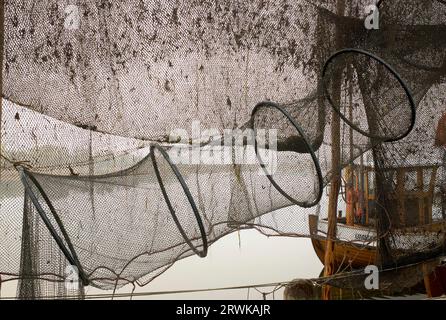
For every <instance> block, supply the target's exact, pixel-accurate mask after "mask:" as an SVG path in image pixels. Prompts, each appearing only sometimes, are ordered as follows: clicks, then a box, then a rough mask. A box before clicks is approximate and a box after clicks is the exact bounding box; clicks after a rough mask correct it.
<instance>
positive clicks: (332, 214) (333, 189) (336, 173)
mask: <svg viewBox="0 0 446 320" xmlns="http://www.w3.org/2000/svg"><path fill="white" fill-rule="evenodd" d="M336 13H337V14H338V15H339V16H344V13H345V0H338V2H337V5H336ZM342 31H343V30H342V28H337V30H336V47H337V49H340V48H341V47H342ZM341 77H342V70H341V71H340V72H339V71H337V72H335V73H334V74H333V78H334V79H335V81H334V82H333V88H332V90H333V103H334V104H335V105H337V106H338V107H339V106H340V101H341V82H340V81H338V80H339V79H340V78H341ZM331 137H332V146H331V161H332V172H333V177H332V180H331V185H330V196H329V200H328V230H327V244H326V248H325V257H324V276H325V277H327V276H331V275H332V274H333V273H334V272H335V261H334V249H335V248H334V247H335V239H336V222H337V215H336V213H337V209H338V196H339V189H340V187H341V173H340V170H341V165H340V164H341V120H340V117H339V115H338V114H337V113H336V111H334V110H333V111H332V124H331ZM322 299H323V300H329V299H330V286H327V285H326V286H324V288H323V290H322Z"/></svg>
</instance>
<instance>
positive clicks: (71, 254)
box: [18, 167, 90, 286]
mask: <svg viewBox="0 0 446 320" xmlns="http://www.w3.org/2000/svg"><path fill="white" fill-rule="evenodd" d="M18 170H19V172H20V179H21V180H22V183H23V186H24V188H25V191H26V193H27V194H28V196H29V198H30V199H31V202H32V203H33V205H34V207H35V208H36V210H37V213H38V214H39V216H40V217H41V218H42V220H43V222H44V224H45V226H46V227H47V228H48V231H49V232H50V234H51V236H52V237H53V238H54V240H55V241H56V243H57V245H58V247H59V249H60V250H61V251H62V253H63V255H64V256H65V258H66V259H67V260H68V262H69V263H70V264H71V265H72V266H75V267H76V268H77V270H78V272H79V278H80V279H81V281H82V284H83V285H84V286H87V285H88V284H89V283H90V281H89V280H88V277H87V276H86V274H85V272H84V270H83V268H82V265H81V263H80V262H79V259H78V257H77V254H76V251H75V250H74V247H73V244H72V243H71V240H70V237H69V236H68V233H67V231H66V230H65V228H64V226H63V223H62V220H61V219H60V217H59V215H58V214H57V212H56V209H55V208H54V206H53V204H52V203H51V201H50V199H49V198H48V195H47V194H46V192H45V191H44V190H43V188H42V186H41V185H40V183H39V182H38V181H37V179H36V178H35V177H34V176H33V175H32V174H31V173H30V172H28V171H27V170H26V169H24V168H21V167H20V168H18ZM29 181H31V182H32V183H33V184H34V186H35V187H36V188H37V190H38V191H39V193H40V195H41V196H42V198H43V200H44V201H45V204H46V205H47V206H48V208H49V210H50V212H51V214H52V215H53V218H54V220H55V221H56V224H57V227H58V228H59V230H60V232H61V233H62V237H63V239H62V238H61V237H60V235H59V234H58V232H57V231H56V229H55V227H54V225H53V224H52V223H51V221H50V219H49V218H48V216H47V214H46V212H45V210H44V209H43V208H42V206H41V205H40V202H39V200H38V199H37V196H36V195H35V193H34V191H33V190H32V188H31V185H30V183H29ZM64 241H65V243H64ZM65 244H66V245H65Z"/></svg>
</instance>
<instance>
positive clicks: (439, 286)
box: [429, 265, 446, 297]
mask: <svg viewBox="0 0 446 320" xmlns="http://www.w3.org/2000/svg"><path fill="white" fill-rule="evenodd" d="M429 280H430V290H431V295H432V297H440V296H442V295H444V294H446V265H440V266H438V267H437V268H436V269H435V271H434V272H432V274H431V275H430V276H429Z"/></svg>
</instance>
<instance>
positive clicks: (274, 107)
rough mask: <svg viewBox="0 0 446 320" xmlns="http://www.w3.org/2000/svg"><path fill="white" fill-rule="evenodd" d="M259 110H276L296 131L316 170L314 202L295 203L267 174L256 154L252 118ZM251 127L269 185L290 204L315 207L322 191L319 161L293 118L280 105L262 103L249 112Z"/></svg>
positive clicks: (268, 102)
mask: <svg viewBox="0 0 446 320" xmlns="http://www.w3.org/2000/svg"><path fill="white" fill-rule="evenodd" d="M260 108H271V109H276V110H278V111H279V112H280V113H282V114H283V115H284V116H285V117H286V118H287V119H288V121H289V122H290V123H291V125H292V126H293V127H294V128H295V129H296V131H297V132H298V133H299V134H300V136H301V138H302V140H303V142H304V145H305V148H306V150H307V152H306V153H308V154H309V155H310V156H311V159H312V161H313V164H314V167H315V170H316V175H317V180H318V184H319V188H318V194H317V196H316V198H315V200H314V201H312V202H310V203H309V202H301V201H297V200H296V199H294V198H293V197H291V196H290V195H289V194H287V193H286V192H285V191H284V190H283V189H282V188H281V187H280V186H279V184H278V183H277V182H276V181H275V180H274V178H273V177H272V175H271V174H269V172H268V171H267V169H266V167H265V164H264V163H263V161H262V159H261V157H260V155H259V152H258V145H257V144H258V143H257V138H256V136H257V135H256V129H255V128H254V116H255V114H256V113H257V111H258V110H259V109H260ZM251 125H252V129H253V130H254V150H255V153H256V157H257V159H258V160H259V163H260V166H261V167H262V169H263V170H264V172H265V175H266V176H267V178H268V179H269V181H270V182H271V184H272V185H273V186H274V188H275V189H276V190H277V191H278V192H279V193H280V194H282V195H283V196H284V197H285V198H287V199H288V200H289V201H291V202H292V203H294V204H296V205H298V206H300V207H303V208H311V207H313V206H315V205H316V204H318V203H319V201H320V200H321V198H322V190H323V178H322V170H321V167H320V164H319V160H318V159H317V157H316V154H315V152H314V150H313V148H312V147H311V145H310V143H309V142H308V139H307V136H306V134H305V133H304V131H303V130H302V128H301V127H300V126H299V125H298V124H297V123H296V121H294V119H293V117H292V116H291V115H290V114H289V113H288V112H287V111H286V110H285V109H283V108H282V107H281V106H280V105H278V104H277V103H274V102H271V101H263V102H260V103H258V104H257V105H256V106H255V107H254V109H253V110H252V112H251Z"/></svg>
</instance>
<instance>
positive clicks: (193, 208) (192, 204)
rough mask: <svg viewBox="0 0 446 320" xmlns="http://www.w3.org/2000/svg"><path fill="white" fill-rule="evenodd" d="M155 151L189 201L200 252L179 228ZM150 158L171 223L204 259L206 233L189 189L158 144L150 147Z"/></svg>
mask: <svg viewBox="0 0 446 320" xmlns="http://www.w3.org/2000/svg"><path fill="white" fill-rule="evenodd" d="M155 149H156V150H158V151H159V152H160V153H161V155H162V156H163V158H164V160H166V161H167V163H168V164H169V166H170V169H171V170H172V171H173V173H174V174H175V176H176V178H177V179H178V182H179V183H180V184H181V187H182V189H183V191H184V194H185V195H186V197H187V200H188V201H189V204H190V206H191V207H192V211H193V212H194V215H195V219H196V221H197V224H198V228H199V229H200V235H201V240H202V242H203V249H202V250H201V251H200V250H198V249H197V248H196V247H195V246H194V245H193V244H192V241H191V240H190V239H189V238H188V237H187V235H186V232H185V231H184V229H183V227H182V226H181V223H180V221H179V220H178V217H177V215H176V213H175V209H174V208H173V207H172V203H171V202H170V199H169V196H168V195H167V192H166V189H165V187H164V183H163V179H162V177H161V174H160V172H159V169H158V164H157V161H156V157H155V152H154V151H155ZM150 157H151V159H152V164H153V168H154V169H155V174H156V178H157V180H158V183H159V186H160V188H161V192H162V193H163V196H164V200H165V201H166V204H167V207H168V208H169V211H170V214H171V215H172V218H173V221H174V222H175V225H176V226H177V228H178V230H179V231H180V233H181V236H182V237H183V239H184V241H186V243H187V244H188V245H189V247H190V248H191V249H192V251H193V252H194V253H195V254H196V255H198V256H199V257H202V258H204V257H206V256H207V252H208V240H207V236H206V232H205V229H204V224H203V220H202V219H201V217H200V214H199V212H198V209H197V205H196V204H195V201H194V199H193V197H192V194H191V193H190V190H189V187H188V186H187V184H186V182H185V181H184V178H183V176H182V175H181V173H180V171H179V170H178V168H177V166H176V165H175V164H174V163H172V161H171V160H170V157H169V155H168V154H167V152H166V151H165V150H164V148H163V147H161V146H160V145H158V144H152V145H150Z"/></svg>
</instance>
